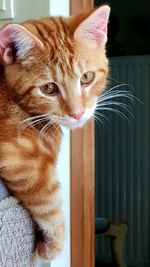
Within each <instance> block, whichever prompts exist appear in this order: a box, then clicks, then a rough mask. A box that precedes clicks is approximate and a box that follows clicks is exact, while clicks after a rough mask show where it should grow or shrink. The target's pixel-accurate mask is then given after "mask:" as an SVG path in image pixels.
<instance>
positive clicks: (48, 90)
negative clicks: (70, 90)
mask: <svg viewBox="0 0 150 267" xmlns="http://www.w3.org/2000/svg"><path fill="white" fill-rule="evenodd" d="M40 89H41V91H42V92H43V93H44V94H47V95H56V94H57V93H58V92H59V88H58V85H57V84H56V83H53V82H51V83H47V84H45V85H43V86H41V88H40Z"/></svg>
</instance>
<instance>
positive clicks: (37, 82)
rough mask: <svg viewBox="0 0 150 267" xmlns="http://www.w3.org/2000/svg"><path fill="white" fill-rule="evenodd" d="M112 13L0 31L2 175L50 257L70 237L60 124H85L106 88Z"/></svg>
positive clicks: (44, 254) (51, 19) (99, 11)
mask: <svg viewBox="0 0 150 267" xmlns="http://www.w3.org/2000/svg"><path fill="white" fill-rule="evenodd" d="M108 16H109V7H108V6H103V7H100V8H99V9H97V10H96V11H94V12H93V13H92V14H82V15H79V16H76V17H71V18H62V17H48V18H43V19H40V20H29V21H26V22H23V23H22V24H20V25H19V24H10V25H6V26H5V27H4V28H2V29H1V30H0V81H1V83H0V121H1V123H0V176H1V177H3V179H4V181H5V183H6V184H7V186H8V187H9V189H10V191H11V192H12V193H13V194H14V195H15V196H16V197H17V198H19V199H20V200H21V201H22V204H23V205H24V206H25V207H26V208H27V209H28V210H29V212H30V213H31V215H32V216H33V218H34V220H35V221H36V222H37V224H38V226H39V228H40V230H41V231H42V235H43V238H42V240H41V241H39V243H38V244H37V249H36V252H37V253H38V255H39V256H40V257H42V258H45V259H49V260H51V259H53V258H54V257H55V256H56V255H57V254H58V253H59V252H60V251H61V250H62V248H63V241H64V220H63V214H62V209H61V195H60V184H59V181H58V180H57V179H56V177H55V168H56V162H57V156H58V152H59V147H60V142H61V136H62V132H61V126H68V127H70V128H75V127H81V126H82V125H83V124H84V123H85V122H86V121H87V120H88V119H89V118H90V117H91V116H92V115H93V113H94V109H95V106H96V101H97V98H98V96H99V95H101V93H102V91H103V90H104V87H105V85H106V78H107V73H108V62H107V59H106V55H105V43H106V36H107V23H108ZM98 18H100V22H98ZM94 23H95V24H94ZM99 24H100V25H99ZM99 29H100V30H99Z"/></svg>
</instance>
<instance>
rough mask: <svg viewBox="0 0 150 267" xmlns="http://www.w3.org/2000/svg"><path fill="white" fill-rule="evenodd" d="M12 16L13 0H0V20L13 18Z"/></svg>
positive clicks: (13, 14)
mask: <svg viewBox="0 0 150 267" xmlns="http://www.w3.org/2000/svg"><path fill="white" fill-rule="evenodd" d="M14 16H15V13H14V0H0V20H3V19H13V18H14Z"/></svg>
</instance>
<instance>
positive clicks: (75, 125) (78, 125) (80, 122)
mask: <svg viewBox="0 0 150 267" xmlns="http://www.w3.org/2000/svg"><path fill="white" fill-rule="evenodd" d="M89 119H90V118H86V119H85V118H84V119H80V120H78V121H75V122H70V123H69V122H68V123H67V124H63V125H62V126H63V127H66V128H69V129H71V130H72V129H76V128H82V127H83V126H84V124H85V123H86V122H87V121H88V120H89Z"/></svg>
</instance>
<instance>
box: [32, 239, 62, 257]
mask: <svg viewBox="0 0 150 267" xmlns="http://www.w3.org/2000/svg"><path fill="white" fill-rule="evenodd" d="M62 249H63V247H58V246H55V245H53V246H52V245H49V244H48V243H46V242H39V243H38V244H37V248H36V252H37V255H38V257H40V258H42V259H45V260H50V261H51V260H53V259H54V258H56V257H57V256H58V255H59V253H60V252H61V251H62Z"/></svg>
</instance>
